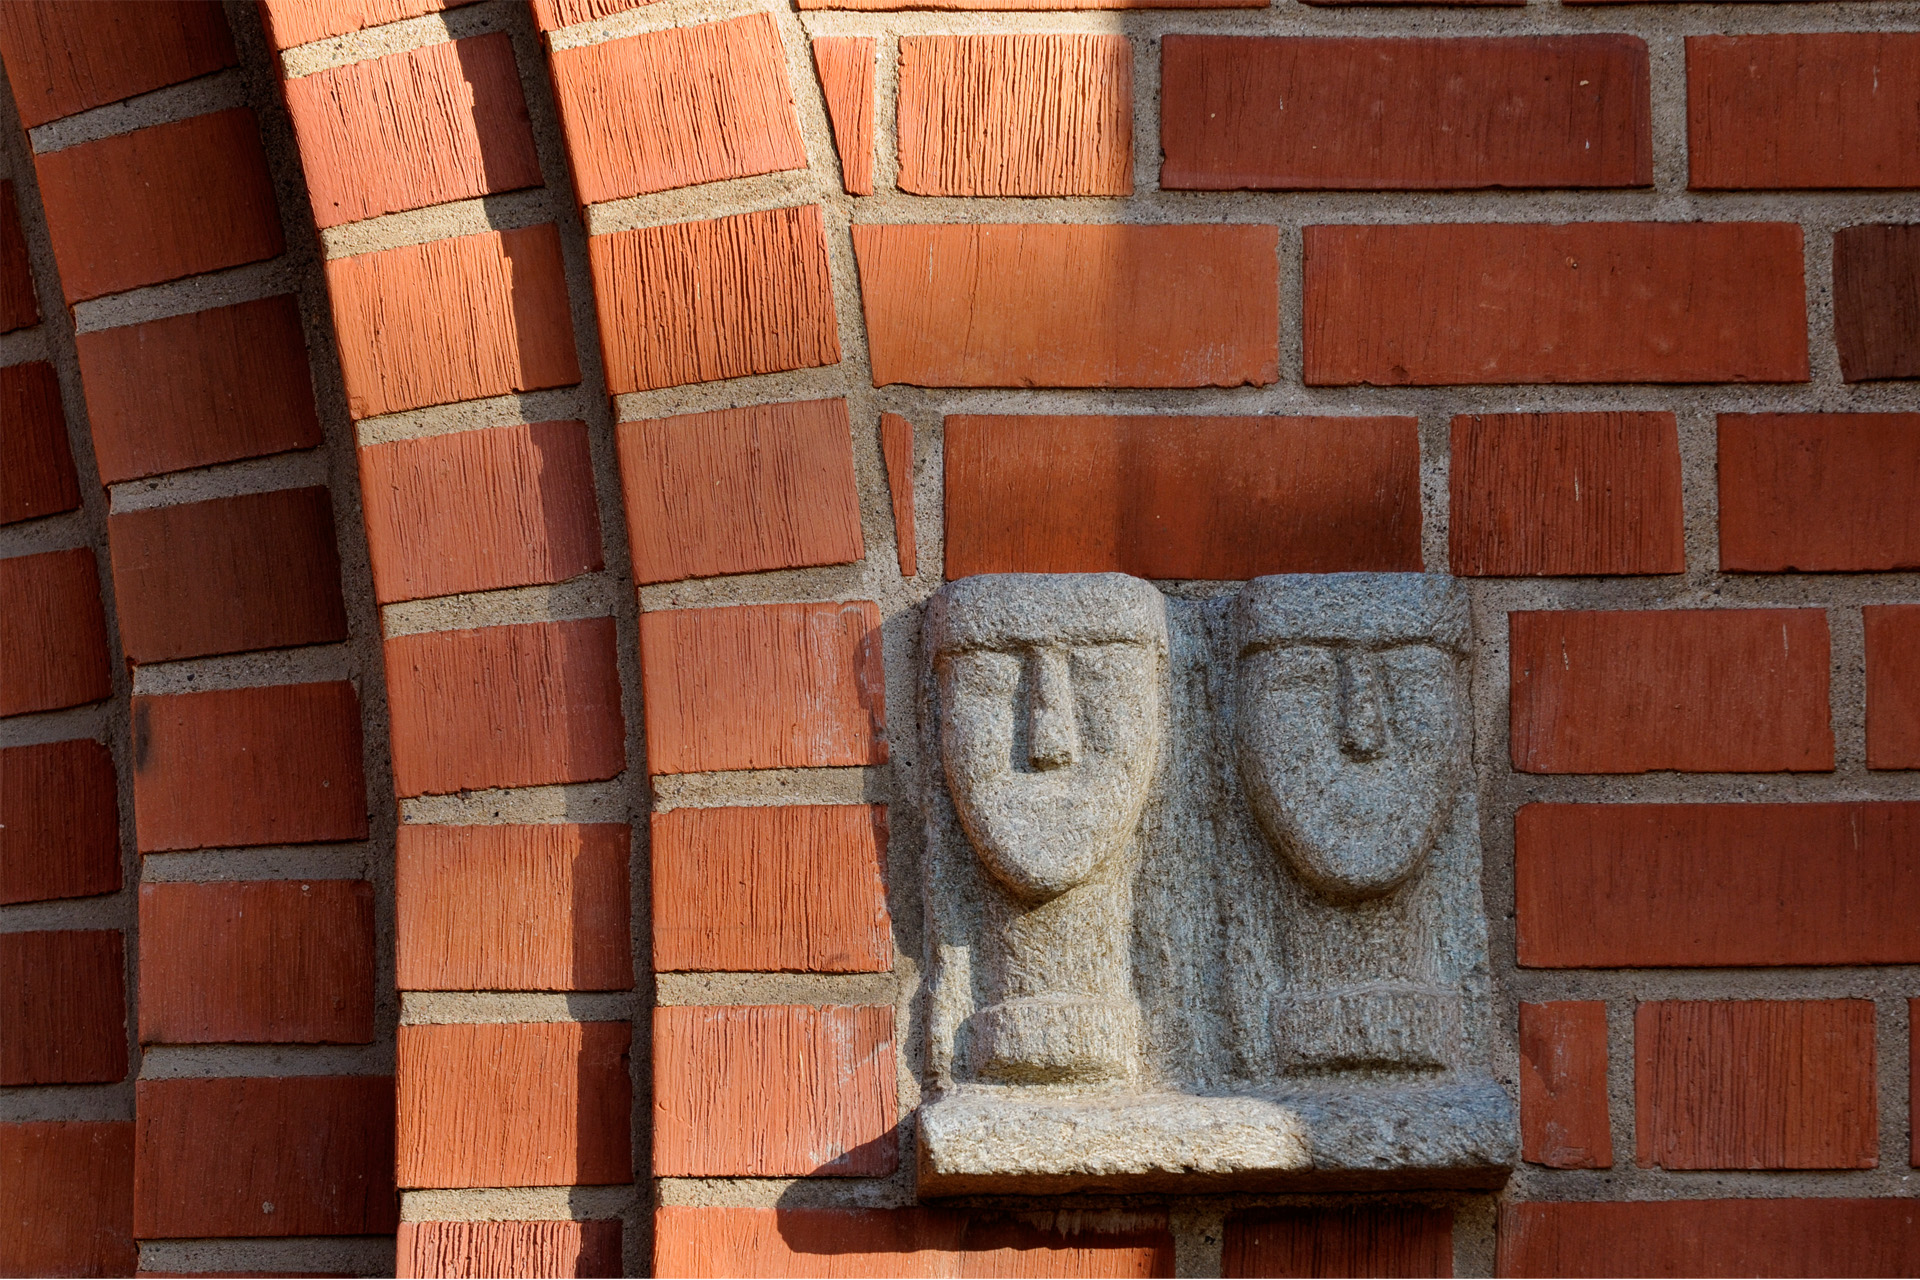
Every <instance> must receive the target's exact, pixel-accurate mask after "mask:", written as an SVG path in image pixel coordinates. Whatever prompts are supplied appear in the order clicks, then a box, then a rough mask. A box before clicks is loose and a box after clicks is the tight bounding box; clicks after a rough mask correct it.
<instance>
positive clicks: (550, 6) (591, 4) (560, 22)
mask: <svg viewBox="0 0 1920 1280" xmlns="http://www.w3.org/2000/svg"><path fill="white" fill-rule="evenodd" d="M653 2H654V0H531V3H532V5H533V21H534V25H535V26H537V27H539V28H540V30H542V31H557V30H559V29H560V28H561V27H571V26H576V25H578V24H579V23H582V22H592V21H593V20H594V19H595V18H610V17H612V16H613V15H614V14H616V13H625V12H626V11H627V10H629V9H638V8H640V7H641V6H642V5H647V4H652V3H653Z"/></svg>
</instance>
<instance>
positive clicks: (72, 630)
mask: <svg viewBox="0 0 1920 1280" xmlns="http://www.w3.org/2000/svg"><path fill="white" fill-rule="evenodd" d="M0 601H5V602H6V606H5V608H4V609H0V716H17V715H22V714H24V713H26V712H29V711H57V710H59V709H60V708H61V707H77V706H80V705H81V704H83V703H88V702H98V701H100V700H101V699H102V698H106V697H110V696H111V695H112V693H113V670H112V661H111V659H109V657H108V655H107V617H106V612H105V610H104V609H102V607H101V605H100V570H99V568H98V566H97V565H96V564H95V562H94V558H93V552H92V550H90V549H89V548H87V547H76V548H74V549H73V550H71V551H46V552H42V553H40V554H39V555H31V556H12V557H10V558H8V559H5V560H0Z"/></svg>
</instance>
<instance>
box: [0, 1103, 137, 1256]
mask: <svg viewBox="0 0 1920 1280" xmlns="http://www.w3.org/2000/svg"><path fill="white" fill-rule="evenodd" d="M0 1185H5V1187H6V1188H7V1208H6V1212H5V1213H0V1273H4V1274H6V1275H10V1276H128V1275H132V1274H133V1273H134V1269H135V1268H136V1267H137V1266H138V1265H139V1251H138V1247H137V1246H136V1245H135V1244H134V1243H133V1124H132V1123H131V1122H130V1121H124V1120H120V1121H88V1120H68V1121H45V1120H42V1121H34V1122H30V1123H26V1124H0Z"/></svg>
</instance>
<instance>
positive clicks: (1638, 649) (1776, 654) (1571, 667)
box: [1508, 609, 1833, 773]
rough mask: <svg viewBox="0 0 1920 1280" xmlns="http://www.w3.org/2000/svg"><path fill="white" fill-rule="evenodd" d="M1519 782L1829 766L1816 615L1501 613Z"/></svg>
mask: <svg viewBox="0 0 1920 1280" xmlns="http://www.w3.org/2000/svg"><path fill="white" fill-rule="evenodd" d="M1508 627H1509V631H1508V634H1509V637H1510V645H1511V657H1510V659H1509V662H1510V664H1511V667H1510V670H1511V680H1512V720H1511V729H1510V732H1511V738H1512V757H1513V767H1514V768H1515V769H1518V770H1520V771H1522V772H1524V773H1643V772H1646V771H1648V770H1654V769H1676V770H1680V771H1682V772H1687V773H1755V772H1767V771H1773V770H1825V769H1831V768H1833V729H1832V726H1831V723H1830V720H1829V717H1828V708H1827V664H1828V640H1827V619H1826V614H1825V613H1824V612H1822V611H1821V610H1818V609H1723V610H1713V609H1656V610H1640V611H1621V612H1605V611H1597V610H1596V611H1588V610H1565V611H1546V612H1521V613H1512V614H1509V615H1508Z"/></svg>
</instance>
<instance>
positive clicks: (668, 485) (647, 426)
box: [619, 400, 866, 582]
mask: <svg viewBox="0 0 1920 1280" xmlns="http://www.w3.org/2000/svg"><path fill="white" fill-rule="evenodd" d="M619 440H620V480H621V488H622V489H623V490H624V491H625V494H626V507H627V536H628V537H629V538H630V539H631V540H632V543H633V577H634V581H636V582H672V581H674V580H675V579H679V578H704V577H710V576H712V575H715V574H723V573H752V572H754V571H756V570H761V569H797V568H802V567H804V566H807V565H820V564H847V563H850V562H852V561H855V560H859V559H860V558H861V557H863V556H864V555H866V544H865V543H864V542H863V541H862V540H861V536H860V494H859V491H858V488H857V486H856V485H855V482H854V476H853V428H852V424H851V423H850V422H849V421H848V418H847V402H846V401H845V400H804V401H801V402H799V403H796V404H762V405H751V406H749V407H747V408H744V409H720V410H716V411H714V412H710V413H688V414H682V415H680V416H678V417H672V418H656V419H653V420H651V421H641V422H625V423H622V424H621V425H620V432H619Z"/></svg>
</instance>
